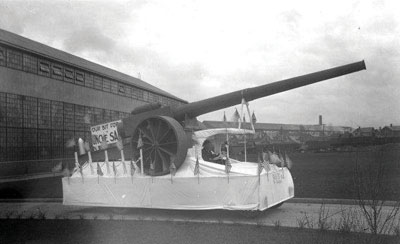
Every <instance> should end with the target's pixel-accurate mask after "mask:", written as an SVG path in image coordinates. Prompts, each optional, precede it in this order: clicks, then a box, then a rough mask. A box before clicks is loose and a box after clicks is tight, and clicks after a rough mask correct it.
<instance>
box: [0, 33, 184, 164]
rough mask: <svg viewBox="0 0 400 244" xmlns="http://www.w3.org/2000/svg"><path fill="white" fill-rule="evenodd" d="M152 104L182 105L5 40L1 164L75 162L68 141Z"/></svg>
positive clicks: (0, 62)
mask: <svg viewBox="0 0 400 244" xmlns="http://www.w3.org/2000/svg"><path fill="white" fill-rule="evenodd" d="M150 102H160V103H161V104H163V105H169V106H172V107H175V106H178V105H180V104H182V101H180V100H177V99H174V98H171V97H167V96H163V95H160V94H158V93H155V92H152V91H148V90H145V89H141V88H139V87H136V86H134V84H127V83H125V82H122V81H119V80H116V79H113V78H112V77H108V76H107V75H104V74H99V73H95V72H92V71H90V70H84V69H82V68H80V67H77V66H74V65H71V64H68V63H63V62H61V61H59V60H52V59H51V57H43V56H41V55H39V54H36V53H31V52H30V51H29V50H21V49H18V48H15V47H13V46H8V45H6V44H4V43H3V44H2V43H1V40H0V162H3V161H17V160H36V159H54V158H71V157H73V149H70V148H66V146H65V144H66V141H68V140H69V139H72V138H75V139H76V138H79V137H80V138H83V139H84V140H85V141H88V140H89V139H90V132H89V128H90V126H91V125H95V124H100V123H104V122H108V121H113V120H118V119H121V118H124V117H127V116H128V114H129V112H130V111H131V110H132V109H133V108H135V107H137V106H139V105H141V104H146V103H150Z"/></svg>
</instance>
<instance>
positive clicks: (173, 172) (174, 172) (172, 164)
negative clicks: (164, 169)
mask: <svg viewBox="0 0 400 244" xmlns="http://www.w3.org/2000/svg"><path fill="white" fill-rule="evenodd" d="M169 172H170V173H171V175H172V176H175V174H176V166H175V164H174V162H171V165H170V166H169Z"/></svg>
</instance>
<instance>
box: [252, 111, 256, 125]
mask: <svg viewBox="0 0 400 244" xmlns="http://www.w3.org/2000/svg"><path fill="white" fill-rule="evenodd" d="M251 121H252V122H253V125H254V124H256V122H257V118H256V115H255V114H254V111H253V114H252V115H251Z"/></svg>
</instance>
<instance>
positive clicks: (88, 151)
mask: <svg viewBox="0 0 400 244" xmlns="http://www.w3.org/2000/svg"><path fill="white" fill-rule="evenodd" d="M83 147H84V148H85V150H86V152H87V154H88V159H89V166H90V174H92V175H94V169H93V165H92V163H93V160H92V153H91V152H90V145H89V142H85V143H84V144H83Z"/></svg>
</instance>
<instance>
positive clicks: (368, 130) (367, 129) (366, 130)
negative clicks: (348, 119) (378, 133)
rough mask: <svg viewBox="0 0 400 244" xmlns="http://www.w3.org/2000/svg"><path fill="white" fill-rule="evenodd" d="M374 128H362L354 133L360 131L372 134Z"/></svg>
mask: <svg viewBox="0 0 400 244" xmlns="http://www.w3.org/2000/svg"><path fill="white" fill-rule="evenodd" d="M374 130H375V129H374V127H362V128H357V129H355V130H354V131H360V132H371V131H374Z"/></svg>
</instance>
